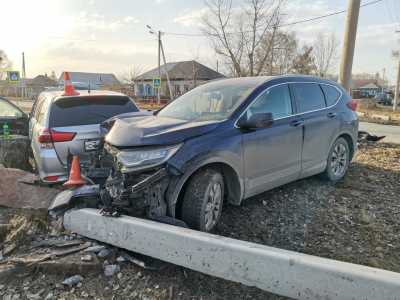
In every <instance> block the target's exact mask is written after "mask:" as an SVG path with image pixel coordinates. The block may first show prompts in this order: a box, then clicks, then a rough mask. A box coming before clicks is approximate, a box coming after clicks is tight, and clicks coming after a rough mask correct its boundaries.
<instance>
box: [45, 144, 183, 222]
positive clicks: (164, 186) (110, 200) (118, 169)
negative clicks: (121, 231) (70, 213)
mask: <svg viewBox="0 0 400 300" xmlns="http://www.w3.org/2000/svg"><path fill="white" fill-rule="evenodd" d="M104 148H105V151H104V152H103V157H102V158H101V160H104V161H107V162H109V163H108V165H109V168H108V170H105V171H104V170H103V169H101V170H102V172H101V175H102V176H100V177H103V175H104V173H105V172H108V176H107V178H106V179H104V180H103V181H96V183H99V184H97V185H88V186H83V187H80V188H78V189H76V190H66V191H63V192H61V193H60V194H59V195H58V196H57V197H56V198H55V199H54V201H53V203H52V205H51V207H50V208H49V211H50V213H51V214H53V215H57V214H59V213H60V212H63V211H65V210H66V209H69V208H71V207H85V205H86V207H89V205H90V207H92V208H101V209H102V210H103V212H104V214H105V215H108V216H118V215H120V214H125V215H130V216H138V217H140V216H145V217H148V218H150V219H157V218H160V217H172V218H174V217H175V203H171V201H169V200H168V194H169V191H170V190H173V189H174V186H175V184H176V182H177V181H178V179H179V178H180V176H181V175H182V174H181V173H180V172H179V171H178V170H176V169H175V168H173V167H171V166H169V165H168V162H165V161H164V162H163V163H162V164H161V165H156V166H151V167H147V168H146V169H135V170H130V171H127V169H126V166H123V165H122V164H121V161H120V160H119V159H118V154H119V153H120V152H118V151H115V149H113V148H112V147H104ZM171 149H172V147H171ZM91 169H94V170H97V169H96V168H94V167H93V168H86V169H84V174H85V176H87V177H91V176H88V174H91V173H90V172H92V173H93V170H92V171H91ZM103 171H104V172H103ZM93 181H95V180H93ZM93 198H95V199H96V201H93ZM87 199H89V200H90V201H87Z"/></svg>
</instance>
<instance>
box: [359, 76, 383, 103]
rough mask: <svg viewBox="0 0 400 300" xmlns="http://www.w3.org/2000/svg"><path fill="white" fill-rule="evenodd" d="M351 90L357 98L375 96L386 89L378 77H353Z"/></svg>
mask: <svg viewBox="0 0 400 300" xmlns="http://www.w3.org/2000/svg"><path fill="white" fill-rule="evenodd" d="M351 90H352V94H353V95H354V97H356V98H373V97H375V96H376V95H377V94H379V93H382V92H383V90H384V89H383V87H382V86H381V85H380V84H379V83H378V81H377V80H376V79H353V81H352V86H351Z"/></svg>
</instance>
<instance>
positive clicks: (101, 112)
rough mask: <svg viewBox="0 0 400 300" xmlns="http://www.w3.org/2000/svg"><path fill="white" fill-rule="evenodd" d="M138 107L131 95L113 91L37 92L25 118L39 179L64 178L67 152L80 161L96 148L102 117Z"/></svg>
mask: <svg viewBox="0 0 400 300" xmlns="http://www.w3.org/2000/svg"><path fill="white" fill-rule="evenodd" d="M138 111H139V109H138V108H137V106H136V104H135V103H134V102H133V100H132V99H131V98H129V97H128V96H126V95H124V94H121V93H116V92H110V91H100V90H97V91H90V92H88V91H79V95H77V96H63V91H51V92H43V93H41V94H40V95H39V97H38V99H37V101H36V103H35V105H34V107H33V109H32V113H31V118H30V122H29V137H30V139H31V146H32V151H33V156H34V160H35V163H36V168H37V170H38V172H39V176H40V178H41V180H43V181H44V182H48V183H55V182H62V181H65V180H67V178H68V164H69V162H70V159H71V155H79V156H80V158H81V162H83V163H84V161H85V159H89V157H90V152H92V151H95V150H97V149H98V147H99V145H100V143H101V138H102V134H101V128H100V124H101V123H102V122H103V121H105V120H107V119H109V118H111V117H113V116H116V115H119V114H123V113H130V112H138Z"/></svg>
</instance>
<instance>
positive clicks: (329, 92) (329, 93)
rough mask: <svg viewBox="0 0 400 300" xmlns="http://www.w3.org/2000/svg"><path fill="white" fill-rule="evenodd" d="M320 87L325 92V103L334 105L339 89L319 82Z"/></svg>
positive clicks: (338, 95)
mask: <svg viewBox="0 0 400 300" xmlns="http://www.w3.org/2000/svg"><path fill="white" fill-rule="evenodd" d="M321 88H322V90H323V91H324V94H325V100H326V105H327V106H332V105H334V104H335V103H336V102H337V101H338V99H339V97H340V93H339V91H338V90H337V89H336V88H335V87H333V86H330V85H326V84H321Z"/></svg>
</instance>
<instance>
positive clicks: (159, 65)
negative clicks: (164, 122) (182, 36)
mask: <svg viewBox="0 0 400 300" xmlns="http://www.w3.org/2000/svg"><path fill="white" fill-rule="evenodd" d="M146 27H147V28H148V29H149V33H150V34H153V35H156V31H155V30H154V29H153V28H151V26H150V25H146ZM162 34H163V33H162V32H161V30H158V31H157V40H158V78H160V82H161V53H162V56H163V60H164V72H165V75H166V77H167V82H168V89H169V94H170V98H171V100H172V99H173V95H172V87H171V82H170V80H169V75H168V70H167V69H166V64H167V61H166V59H165V53H164V46H163V43H162V40H161V37H162ZM160 91H161V84H160V87H159V88H158V89H157V103H158V105H160V103H161V100H160Z"/></svg>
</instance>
